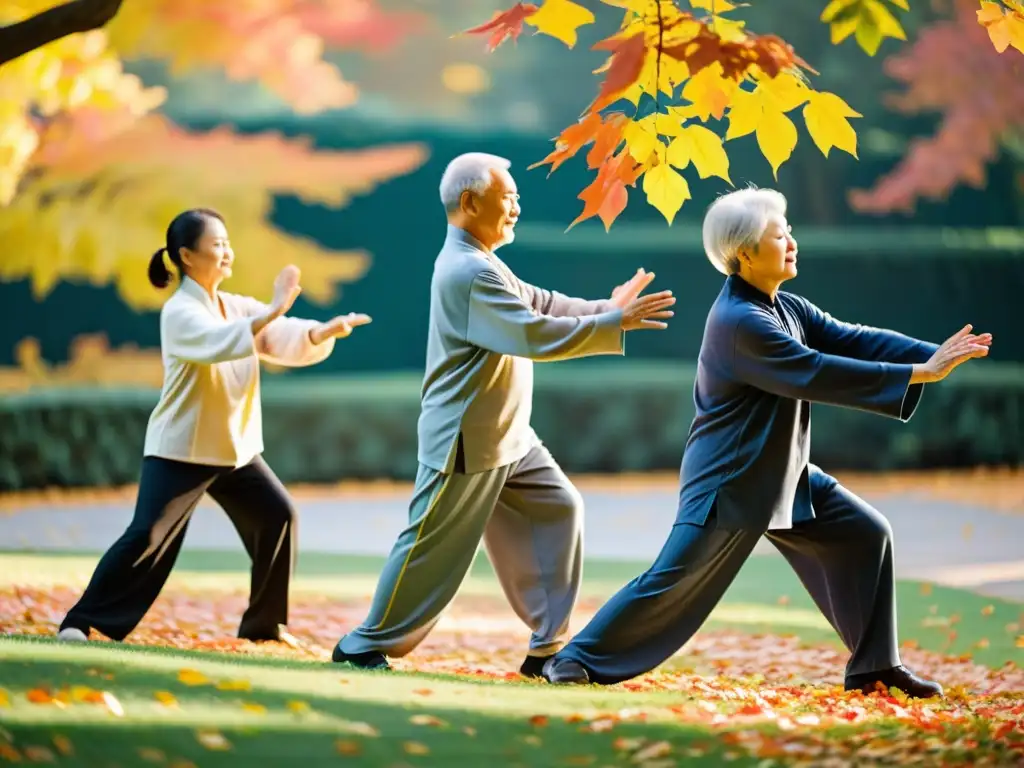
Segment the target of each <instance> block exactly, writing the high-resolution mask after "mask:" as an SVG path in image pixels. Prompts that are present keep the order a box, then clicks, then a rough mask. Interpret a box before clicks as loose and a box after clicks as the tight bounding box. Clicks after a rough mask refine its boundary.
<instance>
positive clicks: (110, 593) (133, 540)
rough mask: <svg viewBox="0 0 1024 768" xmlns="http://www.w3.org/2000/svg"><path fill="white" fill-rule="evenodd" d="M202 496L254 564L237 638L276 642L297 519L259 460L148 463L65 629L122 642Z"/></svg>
mask: <svg viewBox="0 0 1024 768" xmlns="http://www.w3.org/2000/svg"><path fill="white" fill-rule="evenodd" d="M204 493H209V494H210V496H211V497H213V499H214V500H215V501H216V502H217V503H218V504H219V505H220V506H221V508H222V509H223V510H224V511H225V512H226V513H227V515H228V517H229V518H231V522H232V523H233V524H234V526H235V528H236V529H237V530H238V534H239V536H241V538H242V543H243V544H244V545H245V549H246V551H247V552H248V553H249V557H250V558H251V560H252V582H251V586H250V592H249V607H248V609H247V610H246V611H245V614H244V615H243V616H242V621H241V625H240V626H239V629H238V636H239V637H242V638H246V639H249V640H274V639H277V637H278V634H279V630H278V625H281V624H287V623H288V588H289V585H290V582H291V576H292V569H293V566H294V562H295V546H296V541H297V533H296V522H297V513H296V510H295V508H294V507H293V506H292V503H291V499H290V498H289V496H288V492H287V491H286V490H285V487H284V485H283V484H282V483H281V481H280V480H278V478H277V476H276V475H275V474H274V472H273V471H272V470H271V469H270V467H268V466H267V463H266V462H265V461H264V460H263V458H262V457H261V456H257V457H256V458H255V459H253V460H252V461H251V462H249V463H248V464H246V465H245V466H243V467H239V468H237V469H234V468H231V467H214V466H208V465H205V464H186V463H184V462H180V461H171V460H169V459H161V458H155V457H151V456H147V457H146V458H144V459H143V460H142V475H141V477H140V479H139V496H138V500H137V501H136V504H135V516H134V518H132V521H131V523H130V524H129V525H128V529H127V530H126V531H125V532H124V533H123V534H121V537H120V538H119V539H118V540H117V541H115V542H114V544H113V546H111V547H110V549H108V550H107V552H106V554H104V555H103V557H102V558H100V561H99V564H98V565H97V566H96V571H95V572H94V573H93V575H92V579H90V581H89V585H88V586H87V587H86V588H85V592H84V593H83V594H82V597H81V598H80V599H79V601H78V602H77V603H76V604H75V606H74V607H73V608H72V609H71V610H70V611H69V612H68V615H67V617H66V618H65V619H64V622H63V623H62V624H61V629H66V628H69V627H73V628H76V629H80V630H82V631H83V632H85V633H86V634H89V630H90V629H96V630H98V631H100V632H102V633H103V634H104V635H106V636H107V637H109V638H111V639H113V640H123V639H124V638H125V637H127V636H128V635H129V634H130V633H131V632H132V630H134V629H135V627H136V626H138V624H139V622H140V621H142V617H143V616H145V615H146V611H148V610H149V609H150V607H151V606H152V605H153V602H154V601H155V600H156V598H157V596H158V595H159V594H160V590H162V589H163V587H164V584H165V583H166V582H167V577H168V576H169V575H170V573H171V568H173V567H174V562H175V561H176V560H177V558H178V552H179V551H181V544H182V541H183V540H184V538H185V531H186V530H187V529H188V523H189V520H190V519H191V517H192V512H193V510H194V509H195V508H196V505H197V504H199V500H200V499H201V498H202V497H203V494H204Z"/></svg>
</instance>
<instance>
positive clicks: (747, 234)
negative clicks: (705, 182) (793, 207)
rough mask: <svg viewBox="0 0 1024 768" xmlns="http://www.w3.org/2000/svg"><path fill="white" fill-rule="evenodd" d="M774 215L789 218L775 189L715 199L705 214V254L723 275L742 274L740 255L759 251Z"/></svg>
mask: <svg viewBox="0 0 1024 768" xmlns="http://www.w3.org/2000/svg"><path fill="white" fill-rule="evenodd" d="M772 214H779V215H782V216H785V215H786V197H785V195H783V194H782V193H781V192H778V191H777V190H774V189H758V188H757V187H754V186H751V187H750V188H749V189H738V190H736V191H735V192H729V193H728V194H725V195H722V196H721V197H720V198H718V199H717V200H715V202H713V203H712V204H711V205H710V206H709V207H708V212H707V213H706V214H705V215H704V227H703V235H704V253H706V254H707V257H708V260H709V261H710V262H711V264H712V266H714V268H715V269H717V270H718V271H719V272H721V273H722V274H723V275H732V274H735V273H736V272H738V271H739V268H740V257H739V252H740V250H742V249H743V248H750V249H756V248H757V244H758V243H759V242H760V240H761V236H762V235H763V234H764V230H765V228H766V227H767V226H768V217H769V216H771V215H772Z"/></svg>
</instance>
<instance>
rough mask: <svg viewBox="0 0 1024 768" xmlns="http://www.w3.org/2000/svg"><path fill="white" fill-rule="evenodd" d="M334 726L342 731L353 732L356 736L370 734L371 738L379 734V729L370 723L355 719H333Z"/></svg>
mask: <svg viewBox="0 0 1024 768" xmlns="http://www.w3.org/2000/svg"><path fill="white" fill-rule="evenodd" d="M334 727H335V728H337V729H338V730H339V731H341V732H342V733H354V734H355V735H357V736H370V737H373V738H376V737H377V736H380V731H378V730H377V729H376V728H374V727H373V726H372V725H370V724H369V723H360V722H358V721H356V720H339V721H335V723H334Z"/></svg>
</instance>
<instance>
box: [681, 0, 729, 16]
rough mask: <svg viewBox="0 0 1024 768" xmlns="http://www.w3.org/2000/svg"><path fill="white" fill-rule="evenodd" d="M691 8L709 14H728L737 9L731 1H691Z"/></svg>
mask: <svg viewBox="0 0 1024 768" xmlns="http://www.w3.org/2000/svg"><path fill="white" fill-rule="evenodd" d="M690 6H691V7H692V8H695V9H697V10H699V11H707V12H708V13H726V12H728V11H732V10H735V8H736V6H735V5H733V4H732V3H730V2H729V0H690Z"/></svg>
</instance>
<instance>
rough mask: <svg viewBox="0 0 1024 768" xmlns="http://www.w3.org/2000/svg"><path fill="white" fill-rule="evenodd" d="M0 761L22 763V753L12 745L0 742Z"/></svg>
mask: <svg viewBox="0 0 1024 768" xmlns="http://www.w3.org/2000/svg"><path fill="white" fill-rule="evenodd" d="M0 760H5V761H7V762H8V763H20V762H21V753H20V752H19V751H18V750H16V749H15V748H14V747H12V746H11V745H10V744H5V743H2V742H0Z"/></svg>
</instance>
